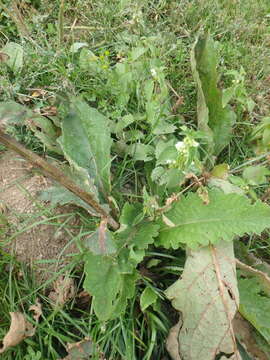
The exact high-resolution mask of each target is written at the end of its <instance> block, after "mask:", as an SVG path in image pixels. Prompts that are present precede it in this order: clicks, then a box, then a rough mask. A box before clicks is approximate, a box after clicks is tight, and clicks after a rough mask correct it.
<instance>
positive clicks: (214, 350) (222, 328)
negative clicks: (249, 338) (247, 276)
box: [166, 234, 241, 360]
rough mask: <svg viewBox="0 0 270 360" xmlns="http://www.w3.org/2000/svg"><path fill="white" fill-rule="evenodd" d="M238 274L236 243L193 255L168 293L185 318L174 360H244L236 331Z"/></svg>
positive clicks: (225, 244)
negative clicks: (235, 253)
mask: <svg viewBox="0 0 270 360" xmlns="http://www.w3.org/2000/svg"><path fill="white" fill-rule="evenodd" d="M202 236H203V234H202ZM235 273H236V270H235V262H234V253H233V244H232V243H225V242H221V243H220V244H218V245H217V246H216V247H213V246H209V247H203V248H201V249H199V250H197V251H191V252H190V253H189V256H188V258H187V261H186V265H185V270H184V272H183V274H182V278H181V279H180V280H178V281H176V283H174V284H173V285H172V286H171V287H170V288H169V289H168V290H167V291H166V295H167V297H168V298H169V299H170V300H171V301H172V304H173V306H174V307H175V308H176V309H177V310H178V311H180V312H181V315H182V326H181V327H180V328H179V330H178V332H176V333H175V334H174V336H173V337H171V339H170V341H172V342H173V343H174V344H175V342H176V343H177V344H178V353H177V354H176V356H175V355H173V354H172V356H174V357H173V359H183V360H184V359H185V360H198V359H203V360H215V359H226V358H230V359H233V360H240V359H241V357H240V355H239V353H238V351H237V346H236V341H235V336H234V332H233V328H232V320H233V318H234V315H235V313H236V311H237V308H238V303H239V296H238V289H237V280H236V276H235ZM169 348H170V344H168V349H169ZM173 348H174V350H175V345H174V346H173ZM174 354H175V352H174ZM178 355H179V357H177V356H178Z"/></svg>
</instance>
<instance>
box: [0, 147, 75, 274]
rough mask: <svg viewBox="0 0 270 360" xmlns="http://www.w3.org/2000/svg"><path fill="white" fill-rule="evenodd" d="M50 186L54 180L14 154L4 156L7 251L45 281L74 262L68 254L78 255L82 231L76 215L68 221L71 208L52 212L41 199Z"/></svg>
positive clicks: (2, 207)
mask: <svg viewBox="0 0 270 360" xmlns="http://www.w3.org/2000/svg"><path fill="white" fill-rule="evenodd" d="M50 186H51V181H50V180H48V179H47V178H45V177H44V176H43V175H41V174H40V173H38V172H37V171H36V170H35V169H33V167H32V166H31V165H30V164H29V163H27V162H26V161H25V160H24V159H22V158H21V157H19V156H18V155H17V154H15V153H14V152H11V151H7V152H4V153H2V154H1V155H0V211H1V212H2V213H4V216H5V217H6V219H7V222H8V230H7V231H6V233H5V235H4V236H3V235H2V237H3V239H1V240H2V241H4V242H7V244H5V248H6V249H7V251H9V252H10V253H12V254H14V255H15V256H16V257H17V259H18V260H19V261H23V262H26V263H27V264H29V265H31V266H32V267H34V268H35V269H36V270H37V272H38V273H40V274H43V275H42V276H43V277H45V278H46V277H48V274H51V273H52V272H53V273H55V272H58V271H59V269H60V267H61V266H63V265H64V264H66V262H67V261H70V259H69V260H67V258H66V255H67V254H71V253H72V254H73V253H77V252H78V250H77V247H76V244H75V243H74V241H72V239H73V237H74V234H76V228H78V227H77V226H76V225H78V223H77V222H78V219H77V218H76V216H75V215H74V216H71V218H70V219H69V220H68V221H67V219H68V216H69V217H70V215H68V214H70V212H71V211H70V209H67V208H61V209H60V208H55V209H52V208H51V207H50V205H49V204H47V205H46V204H44V203H41V202H40V201H39V200H38V193H39V192H40V191H42V190H44V189H46V188H48V187H50ZM68 210H69V211H68ZM65 214H66V215H67V216H65ZM64 222H66V223H65V225H64V226H61V225H62V224H63V223H64ZM48 260H52V261H49V262H48ZM44 269H46V270H49V271H48V272H44Z"/></svg>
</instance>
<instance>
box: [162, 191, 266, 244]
mask: <svg viewBox="0 0 270 360" xmlns="http://www.w3.org/2000/svg"><path fill="white" fill-rule="evenodd" d="M165 216H166V218H167V219H169V222H170V226H166V225H165V224H164V225H163V227H162V228H161V232H160V238H159V244H160V245H163V246H165V247H166V248H169V247H172V248H174V249H177V248H178V247H179V246H180V244H181V243H184V244H187V245H188V247H190V248H196V247H197V246H198V245H208V244H216V243H217V242H219V241H220V240H222V239H223V240H225V241H230V240H232V239H233V237H234V236H236V235H239V236H241V235H244V234H245V233H256V234H259V233H261V232H262V231H263V230H265V229H266V228H267V227H270V207H269V206H268V205H266V204H264V203H262V202H261V201H257V202H256V203H254V204H251V202H250V200H249V199H248V198H247V197H245V196H243V195H239V194H236V193H235V194H224V193H222V192H221V191H219V190H209V204H208V205H206V204H204V203H203V201H202V199H200V197H199V196H198V195H197V194H195V193H189V194H188V195H187V196H186V197H185V198H182V199H180V200H179V201H178V202H176V203H175V204H174V205H173V207H172V209H171V210H169V211H168V212H167V213H166V214H165Z"/></svg>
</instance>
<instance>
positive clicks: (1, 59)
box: [0, 52, 9, 62]
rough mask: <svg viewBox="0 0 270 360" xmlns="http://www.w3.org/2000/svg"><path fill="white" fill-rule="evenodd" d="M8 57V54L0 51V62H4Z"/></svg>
mask: <svg viewBox="0 0 270 360" xmlns="http://www.w3.org/2000/svg"><path fill="white" fill-rule="evenodd" d="M8 59H9V55H8V54H5V53H3V52H0V62H5V61H7V60H8Z"/></svg>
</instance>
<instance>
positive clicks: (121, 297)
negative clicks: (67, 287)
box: [84, 252, 137, 321]
mask: <svg viewBox="0 0 270 360" xmlns="http://www.w3.org/2000/svg"><path fill="white" fill-rule="evenodd" d="M85 260H86V261H85V266H84V271H85V274H86V277H85V280H84V288H85V290H87V291H88V292H89V293H90V294H91V295H92V296H93V307H94V311H95V313H96V315H97V316H98V318H99V319H100V320H102V321H106V320H109V319H113V318H116V317H117V316H119V315H120V314H121V313H122V312H124V311H125V308H126V304H127V300H128V299H129V298H131V297H132V296H133V295H134V290H135V282H136V280H137V273H136V272H134V273H132V274H122V273H121V271H120V267H119V265H118V262H117V259H116V258H115V257H113V256H102V255H93V254H92V253H90V252H89V253H88V254H87V255H86V259H85Z"/></svg>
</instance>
